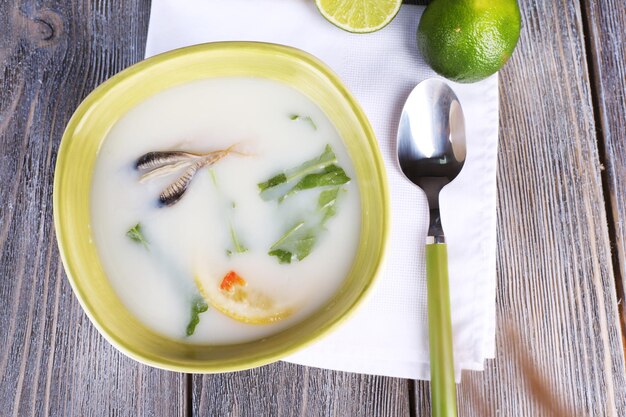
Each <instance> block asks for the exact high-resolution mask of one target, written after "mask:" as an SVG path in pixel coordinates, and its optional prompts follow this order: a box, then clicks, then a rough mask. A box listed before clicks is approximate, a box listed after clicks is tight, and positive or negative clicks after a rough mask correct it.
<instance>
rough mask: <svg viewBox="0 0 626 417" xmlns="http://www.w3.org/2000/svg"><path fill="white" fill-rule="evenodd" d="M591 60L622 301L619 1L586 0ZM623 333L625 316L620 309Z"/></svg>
mask: <svg viewBox="0 0 626 417" xmlns="http://www.w3.org/2000/svg"><path fill="white" fill-rule="evenodd" d="M584 3H585V6H584V7H585V8H584V11H585V12H586V13H585V16H586V22H587V27H588V30H589V37H588V39H589V45H590V51H589V55H590V60H591V67H592V70H593V72H592V75H593V82H594V84H593V86H594V87H595V98H596V100H595V104H596V109H597V113H596V114H597V116H598V117H597V119H598V120H599V126H598V129H599V133H600V135H599V136H600V144H601V146H602V147H603V148H604V155H603V157H604V158H603V161H604V165H605V169H606V179H607V188H608V190H607V191H608V200H609V207H610V220H611V221H612V224H611V226H612V228H613V230H612V231H613V233H614V238H615V241H614V244H615V245H614V247H613V250H614V259H615V261H616V262H615V263H616V265H617V267H616V271H615V272H616V275H617V279H618V280H620V281H621V285H620V286H619V288H618V290H619V293H618V298H619V299H620V301H621V302H622V304H623V302H624V299H625V297H626V294H625V293H624V289H625V288H626V62H624V59H625V58H626V42H625V41H624V35H625V34H626V7H624V3H623V2H622V1H619V0H599V1H589V0H585V2H584ZM621 318H622V323H623V324H622V326H623V327H622V330H624V329H625V328H626V311H625V310H624V308H623V306H622V317H621Z"/></svg>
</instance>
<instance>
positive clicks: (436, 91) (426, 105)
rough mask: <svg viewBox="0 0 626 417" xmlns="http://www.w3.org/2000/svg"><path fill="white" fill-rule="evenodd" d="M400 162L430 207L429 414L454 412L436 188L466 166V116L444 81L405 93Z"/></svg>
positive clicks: (444, 256) (447, 296) (447, 298)
mask: <svg viewBox="0 0 626 417" xmlns="http://www.w3.org/2000/svg"><path fill="white" fill-rule="evenodd" d="M397 149H398V163H399V165H400V168H401V170H402V172H403V173H404V175H405V176H406V177H407V179H408V180H409V181H411V182H413V183H414V184H415V185H417V186H419V187H420V188H422V190H424V192H425V194H426V198H427V199H428V206H429V209H430V225H429V227H428V238H427V240H426V278H427V287H428V337H429V345H430V378H431V403H432V415H433V416H437V417H442V416H446V417H452V416H456V415H457V409H456V385H455V382H454V356H453V353H452V325H451V319H450V290H449V284H448V254H447V246H446V244H445V237H444V233H443V227H442V225H441V216H440V213H439V192H440V191H441V189H442V188H443V187H445V186H446V185H447V184H448V183H450V182H451V181H452V180H454V179H455V178H456V177H457V176H458V175H459V173H460V172H461V169H462V168H463V165H464V164H465V156H466V147H465V120H464V117H463V110H462V109H461V104H460V103H459V100H458V98H457V97H456V94H454V91H452V89H451V88H450V87H449V86H448V85H447V84H446V83H444V82H443V81H440V80H437V79H428V80H425V81H422V82H421V83H420V84H418V85H417V87H415V88H414V89H413V91H412V92H411V94H410V95H409V97H408V99H407V101H406V103H405V104H404V109H403V110H402V115H401V117H400V125H399V127H398V138H397Z"/></svg>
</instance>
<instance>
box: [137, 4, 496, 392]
mask: <svg viewBox="0 0 626 417" xmlns="http://www.w3.org/2000/svg"><path fill="white" fill-rule="evenodd" d="M422 10H423V7H419V6H409V5H405V6H402V8H401V10H400V13H399V14H398V15H397V16H396V18H395V19H394V20H393V22H392V23H391V24H389V25H388V26H387V27H386V28H384V29H382V30H380V31H378V32H376V33H372V34H367V35H356V34H350V33H347V32H344V31H342V30H340V29H338V28H336V27H335V26H333V25H332V24H331V23H329V22H327V21H326V20H325V19H324V18H323V17H322V16H321V15H320V14H319V12H318V11H317V9H316V7H315V5H314V3H313V1H310V0H255V1H250V0H153V1H152V14H151V16H150V27H149V31H148V42H147V47H146V55H147V56H151V55H154V54H157V53H160V52H164V51H168V50H171V49H175V48H179V47H182V46H187V45H192V44H197V43H203V42H212V41H224V40H254V41H266V42H273V43H279V44H284V45H290V46H294V47H296V48H300V49H303V50H304V51H307V52H309V53H311V54H313V55H315V56H317V57H318V58H319V59H321V60H322V61H324V62H325V63H326V64H327V65H328V66H330V67H331V68H332V69H333V70H334V71H335V72H336V73H337V74H338V75H339V77H340V78H341V79H342V81H343V82H344V83H345V85H346V86H347V87H348V89H349V90H350V91H351V92H352V94H353V95H354V96H355V97H356V99H357V100H358V101H359V103H360V104H361V106H362V107H363V109H364V110H365V113H366V114H367V116H368V118H369V120H370V123H371V124H372V126H373V128H374V131H375V133H376V136H377V138H378V142H379V146H380V150H381V152H382V155H383V158H384V160H385V164H386V167H387V175H388V179H389V186H390V190H391V202H392V230H391V236H390V241H389V247H388V253H387V259H386V265H385V267H384V269H383V271H382V273H381V275H380V276H379V279H378V284H377V285H376V287H375V289H374V291H373V292H372V294H371V296H370V297H369V298H368V299H367V301H366V302H365V304H364V305H362V306H361V308H360V309H359V310H358V311H357V312H356V314H354V316H353V317H352V318H350V320H348V321H347V322H346V323H345V324H344V325H342V327H340V328H339V329H338V330H336V331H335V332H333V333H332V334H330V335H329V336H327V337H326V338H324V339H323V340H321V341H319V342H316V343H315V344H314V345H311V346H309V347H307V348H306V349H304V350H302V351H300V352H298V353H296V354H294V355H292V356H290V357H288V358H286V360H287V361H290V362H295V363H299V364H303V365H309V366H315V367H322V368H329V369H336V370H343V371H350V372H359V373H367V374H378V375H388V376H394V377H404V378H415V379H428V378H429V365H428V364H429V356H428V323H427V315H426V276H425V275H426V273H425V266H424V243H425V236H426V231H427V223H428V219H427V218H428V208H427V203H426V199H425V197H424V195H423V194H422V192H421V190H419V189H418V188H417V187H415V186H414V185H412V184H411V183H409V182H408V181H407V180H406V179H405V178H404V177H403V176H402V174H401V172H400V170H399V168H398V166H397V165H396V157H395V152H396V148H395V138H396V131H397V125H398V120H399V117H400V112H401V110H402V106H403V104H404V101H405V100H406V98H407V96H408V94H409V93H410V91H411V90H412V89H413V87H414V86H415V85H416V84H417V83H419V82H420V81H422V80H423V79H425V78H428V77H433V76H435V73H434V72H433V71H432V70H431V69H430V68H429V67H428V66H427V65H426V64H425V63H424V62H423V60H422V58H421V56H420V54H419V52H418V50H417V45H416V41H415V33H416V29H417V24H418V21H419V18H420V16H421V13H422ZM452 86H453V88H454V90H455V91H456V93H457V95H458V97H459V99H460V101H461V104H462V106H463V110H464V112H465V118H466V128H467V141H468V145H467V147H468V154H467V162H466V164H465V167H464V169H463V172H462V174H461V175H460V176H459V177H458V178H457V179H456V180H455V181H454V182H453V183H452V184H450V185H449V186H448V187H446V189H445V190H444V192H443V193H442V195H441V211H442V213H441V215H442V219H443V225H444V228H445V233H446V237H447V241H448V251H449V271H450V291H451V303H452V322H453V338H454V355H455V369H456V376H457V380H459V378H460V374H461V370H462V369H472V370H482V369H483V361H484V359H485V358H486V357H493V355H494V342H495V267H496V265H495V249H496V240H495V237H496V153H497V152H496V151H497V142H498V79H497V75H495V76H492V77H490V78H488V79H486V80H484V81H482V82H479V83H476V84H470V85H462V84H454V83H453V84H452Z"/></svg>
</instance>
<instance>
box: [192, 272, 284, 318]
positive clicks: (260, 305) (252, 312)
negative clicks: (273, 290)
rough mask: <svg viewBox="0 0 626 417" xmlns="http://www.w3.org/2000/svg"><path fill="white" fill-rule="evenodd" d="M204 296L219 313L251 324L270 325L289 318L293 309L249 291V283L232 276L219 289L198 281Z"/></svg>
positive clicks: (234, 275) (250, 289)
mask: <svg viewBox="0 0 626 417" xmlns="http://www.w3.org/2000/svg"><path fill="white" fill-rule="evenodd" d="M195 281H196V286H197V287H198V290H199V291H200V294H202V296H203V297H204V299H205V300H206V301H207V303H209V305H210V306H211V307H213V308H214V309H216V310H217V311H219V312H221V313H223V314H225V315H227V316H228V317H230V318H232V319H235V320H237V321H241V322H244V323H249V324H269V323H274V322H276V321H279V320H282V319H284V318H286V317H289V316H290V315H291V314H292V313H293V310H292V309H291V308H290V307H285V306H281V305H277V303H276V302H275V301H274V300H273V299H272V298H271V297H270V296H268V295H267V294H264V293H263V292H261V291H259V290H257V289H253V288H248V286H247V282H246V281H245V280H244V279H243V278H241V277H239V276H238V275H237V274H235V273H233V272H229V273H228V274H227V275H226V276H225V277H224V279H223V280H222V282H221V283H220V284H219V285H208V286H205V285H204V284H203V283H202V282H201V281H200V279H199V278H198V277H196V278H195Z"/></svg>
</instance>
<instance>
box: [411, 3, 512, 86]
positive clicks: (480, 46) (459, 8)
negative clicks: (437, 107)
mask: <svg viewBox="0 0 626 417" xmlns="http://www.w3.org/2000/svg"><path fill="white" fill-rule="evenodd" d="M520 29H521V15H520V10H519V6H518V5H517V1H516V0H433V1H432V2H431V3H430V4H429V5H428V7H426V10H424V13H423V14H422V19H421V20H420V23H419V26H418V27H417V46H418V47H419V49H420V51H421V53H422V55H423V56H424V60H425V61H426V63H427V64H428V65H430V67H431V68H432V69H433V70H435V72H437V73H438V74H439V75H442V76H444V77H446V78H448V79H450V80H452V81H457V82H462V83H472V82H475V81H479V80H482V79H483V78H486V77H488V76H490V75H491V74H493V73H495V72H496V71H498V70H499V69H500V68H502V66H503V65H504V64H505V63H506V61H507V60H508V59H509V58H510V57H511V55H512V54H513V50H514V49H515V46H516V45H517V41H518V39H519V34H520Z"/></svg>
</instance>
